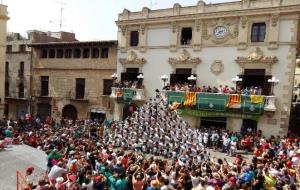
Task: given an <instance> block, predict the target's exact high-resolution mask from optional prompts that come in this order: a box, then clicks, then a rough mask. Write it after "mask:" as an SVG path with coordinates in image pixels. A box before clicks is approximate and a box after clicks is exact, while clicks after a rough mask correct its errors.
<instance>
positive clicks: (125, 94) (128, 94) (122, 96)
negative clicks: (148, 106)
mask: <svg viewBox="0 0 300 190" xmlns="http://www.w3.org/2000/svg"><path fill="white" fill-rule="evenodd" d="M110 97H111V98H113V99H117V101H119V102H131V101H144V100H146V96H145V89H144V88H118V87H112V88H111V94H110Z"/></svg>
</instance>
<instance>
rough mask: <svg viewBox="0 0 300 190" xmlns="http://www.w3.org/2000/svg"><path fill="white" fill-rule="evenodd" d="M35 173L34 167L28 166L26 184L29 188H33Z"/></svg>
mask: <svg viewBox="0 0 300 190" xmlns="http://www.w3.org/2000/svg"><path fill="white" fill-rule="evenodd" d="M33 171H34V167H33V166H28V167H27V168H26V174H25V180H26V183H27V184H28V186H29V187H30V188H33V180H34V176H33V174H32V173H33Z"/></svg>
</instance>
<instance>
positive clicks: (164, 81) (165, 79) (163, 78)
mask: <svg viewBox="0 0 300 190" xmlns="http://www.w3.org/2000/svg"><path fill="white" fill-rule="evenodd" d="M160 79H161V80H162V81H163V83H164V87H165V86H166V82H167V80H168V79H169V77H168V76H167V75H166V74H164V75H163V76H161V77H160Z"/></svg>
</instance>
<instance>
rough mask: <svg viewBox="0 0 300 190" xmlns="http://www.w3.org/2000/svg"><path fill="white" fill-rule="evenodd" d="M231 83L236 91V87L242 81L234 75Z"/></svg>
mask: <svg viewBox="0 0 300 190" xmlns="http://www.w3.org/2000/svg"><path fill="white" fill-rule="evenodd" d="M231 81H232V82H233V83H234V84H235V88H236V90H238V85H239V83H240V82H242V81H243V79H242V78H240V77H239V76H237V75H236V76H235V77H234V78H232V79H231Z"/></svg>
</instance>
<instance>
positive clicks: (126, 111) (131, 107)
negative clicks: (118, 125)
mask: <svg viewBox="0 0 300 190" xmlns="http://www.w3.org/2000/svg"><path fill="white" fill-rule="evenodd" d="M136 109H137V106H136V105H135V104H126V105H125V106H124V107H123V120H125V119H126V118H127V117H130V116H131V115H132V114H133V112H135V110H136Z"/></svg>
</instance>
